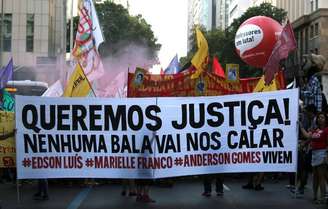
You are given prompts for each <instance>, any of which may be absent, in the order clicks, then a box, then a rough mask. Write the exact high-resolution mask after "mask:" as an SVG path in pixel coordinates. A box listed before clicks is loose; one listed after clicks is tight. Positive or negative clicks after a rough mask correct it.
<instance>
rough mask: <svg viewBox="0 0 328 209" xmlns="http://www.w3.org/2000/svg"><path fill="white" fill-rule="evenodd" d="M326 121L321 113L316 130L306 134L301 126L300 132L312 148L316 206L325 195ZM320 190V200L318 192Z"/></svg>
mask: <svg viewBox="0 0 328 209" xmlns="http://www.w3.org/2000/svg"><path fill="white" fill-rule="evenodd" d="M327 122H328V119H327V117H326V115H325V114H324V113H322V112H320V113H318V115H317V118H316V123H317V128H316V129H314V130H312V131H310V132H307V131H306V130H305V129H304V128H303V126H302V125H301V124H300V125H301V127H300V130H301V132H302V134H303V135H304V137H306V138H307V139H308V142H309V143H311V147H312V162H311V164H312V167H313V200H314V202H315V203H317V204H322V203H324V196H325V193H326V184H325V172H326V162H325V160H326V150H327V136H328V128H327ZM319 188H320V198H319V199H318V190H319Z"/></svg>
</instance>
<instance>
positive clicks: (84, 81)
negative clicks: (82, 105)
mask: <svg viewBox="0 0 328 209" xmlns="http://www.w3.org/2000/svg"><path fill="white" fill-rule="evenodd" d="M91 93H92V88H91V85H90V83H89V81H88V78H87V77H86V75H85V74H84V72H83V69H82V67H81V65H80V64H77V65H76V67H75V70H74V72H73V73H72V75H71V77H70V79H69V81H68V83H67V86H66V88H65V90H64V93H63V96H64V97H85V96H88V95H90V94H91Z"/></svg>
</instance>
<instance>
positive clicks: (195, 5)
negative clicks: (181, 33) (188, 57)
mask: <svg viewBox="0 0 328 209" xmlns="http://www.w3.org/2000/svg"><path fill="white" fill-rule="evenodd" d="M216 9H217V0H188V32H187V33H188V34H187V35H188V37H190V36H191V34H192V32H193V31H192V28H193V26H194V25H202V26H204V27H205V28H206V30H211V29H213V28H216ZM187 50H188V51H189V50H190V41H189V38H188V46H187Z"/></svg>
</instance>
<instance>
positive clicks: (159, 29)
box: [129, 0, 188, 73]
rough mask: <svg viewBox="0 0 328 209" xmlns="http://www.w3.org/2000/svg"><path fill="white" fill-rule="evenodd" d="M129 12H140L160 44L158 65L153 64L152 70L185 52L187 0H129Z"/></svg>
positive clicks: (132, 13) (135, 13)
mask: <svg viewBox="0 0 328 209" xmlns="http://www.w3.org/2000/svg"><path fill="white" fill-rule="evenodd" d="M129 4H130V10H129V12H130V14H131V15H137V14H141V15H142V17H143V18H145V20H146V21H147V23H148V24H150V25H151V26H152V30H153V31H154V34H155V37H156V38H157V39H158V43H160V44H162V47H161V50H160V52H159V54H158V57H159V61H160V63H161V65H160V66H154V68H153V69H152V71H153V72H156V73H157V72H159V71H160V67H163V69H164V70H165V68H166V67H167V66H168V64H169V63H170V61H171V59H172V58H173V57H174V56H175V55H176V54H178V57H179V59H180V57H183V56H186V54H187V26H188V5H187V0H130V1H129Z"/></svg>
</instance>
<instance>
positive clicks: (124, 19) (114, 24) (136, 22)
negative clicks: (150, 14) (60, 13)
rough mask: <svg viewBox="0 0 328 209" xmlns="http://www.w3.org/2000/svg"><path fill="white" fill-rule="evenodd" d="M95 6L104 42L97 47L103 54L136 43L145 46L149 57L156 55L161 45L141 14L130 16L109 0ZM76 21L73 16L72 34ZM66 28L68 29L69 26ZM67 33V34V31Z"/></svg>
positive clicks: (75, 27)
mask: <svg viewBox="0 0 328 209" xmlns="http://www.w3.org/2000/svg"><path fill="white" fill-rule="evenodd" d="M95 6H96V10H97V14H98V18H99V22H100V26H101V28H102V31H103V35H104V38H105V43H103V44H102V45H100V48H99V50H100V53H101V54H102V55H103V56H108V55H113V56H115V54H116V53H118V52H119V50H121V49H122V48H123V47H124V46H127V45H129V44H136V45H140V46H143V47H145V48H147V49H148V52H149V54H148V55H149V56H150V57H152V58H155V57H157V52H158V51H159V50H160V48H161V45H160V44H158V43H157V39H156V38H155V36H154V33H153V31H152V29H151V26H150V25H149V24H148V23H147V22H146V20H145V19H144V18H142V16H141V15H137V16H131V15H130V14H129V12H128V10H127V9H125V8H124V7H123V6H121V5H117V4H115V3H113V2H110V1H105V2H104V3H102V4H96V5H95ZM75 21H76V24H75ZM77 23H78V17H77V20H76V19H75V18H74V35H75V33H76V30H77ZM67 28H68V30H69V26H68V27H67ZM67 34H68V36H69V31H68V32H67ZM68 40H69V39H68ZM68 48H69V45H68Z"/></svg>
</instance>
